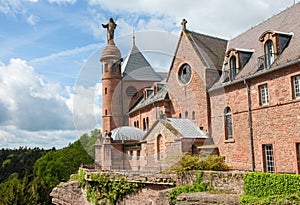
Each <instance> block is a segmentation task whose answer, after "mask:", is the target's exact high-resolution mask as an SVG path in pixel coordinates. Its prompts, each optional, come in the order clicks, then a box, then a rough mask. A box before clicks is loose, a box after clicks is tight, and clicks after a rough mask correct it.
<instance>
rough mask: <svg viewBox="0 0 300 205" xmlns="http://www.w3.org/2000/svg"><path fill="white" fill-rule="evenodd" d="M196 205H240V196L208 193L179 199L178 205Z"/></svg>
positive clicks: (183, 196) (192, 194) (182, 196)
mask: <svg viewBox="0 0 300 205" xmlns="http://www.w3.org/2000/svg"><path fill="white" fill-rule="evenodd" d="M194 204H199V205H201V204H203V205H204V204H205V205H207V204H208V205H209V204H218V205H228V204H231V205H238V204H239V195H238V194H211V193H207V192H198V193H189V194H181V195H180V196H179V197H178V198H177V203H176V205H194Z"/></svg>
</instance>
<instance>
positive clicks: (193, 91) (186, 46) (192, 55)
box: [167, 34, 209, 131]
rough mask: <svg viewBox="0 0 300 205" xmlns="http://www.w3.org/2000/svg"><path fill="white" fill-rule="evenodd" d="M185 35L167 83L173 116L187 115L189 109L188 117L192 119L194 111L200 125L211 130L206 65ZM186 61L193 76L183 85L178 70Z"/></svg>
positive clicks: (196, 121)
mask: <svg viewBox="0 0 300 205" xmlns="http://www.w3.org/2000/svg"><path fill="white" fill-rule="evenodd" d="M183 36H184V37H183V38H182V39H181V42H180V43H179V47H178V50H177V53H176V54H175V55H176V58H175V59H174V61H173V64H172V66H171V69H170V73H169V77H168V81H167V85H168V87H167V88H168V92H169V96H170V98H171V101H172V103H173V104H172V105H173V107H172V108H173V110H172V112H171V113H172V117H175V118H178V116H179V113H181V116H182V117H183V118H184V117H185V112H186V111H188V115H189V116H188V118H189V119H192V112H193V111H194V112H195V114H196V120H195V121H194V122H195V123H196V124H197V125H198V126H201V127H203V128H204V130H205V131H209V119H208V116H209V113H208V110H209V103H208V99H207V92H206V79H205V66H204V65H203V63H202V61H201V60H200V58H199V56H198V54H197V53H196V52H195V50H194V48H193V47H192V45H191V43H190V41H187V40H186V38H185V34H184V35H183ZM184 63H188V64H189V65H190V66H191V68H192V78H191V80H190V82H189V83H187V84H186V85H183V84H182V83H181V82H180V81H179V79H178V72H179V69H180V68H181V66H182V65H183V64H184Z"/></svg>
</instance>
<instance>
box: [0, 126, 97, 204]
mask: <svg viewBox="0 0 300 205" xmlns="http://www.w3.org/2000/svg"><path fill="white" fill-rule="evenodd" d="M99 133H100V131H99V130H94V131H92V132H91V135H90V136H89V135H88V134H85V135H83V136H81V138H80V139H79V140H77V141H75V142H74V143H73V144H70V145H69V146H67V147H65V148H63V149H59V150H56V149H55V148H53V149H51V150H43V149H39V148H34V149H28V148H23V147H20V148H19V149H18V150H9V149H2V150H0V163H1V166H0V204H5V205H10V204H14V205H15V204H17V205H23V204H24V205H25V204H36V205H38V204H41V205H42V204H45V205H46V204H47V205H48V204H51V198H50V196H49V194H50V192H51V190H52V189H53V188H54V187H55V186H57V185H58V184H59V183H60V182H61V181H67V180H69V177H70V175H71V174H73V173H76V172H77V170H78V168H79V166H80V165H81V164H91V163H93V161H94V160H93V158H92V157H91V156H92V155H93V154H92V152H93V147H94V143H95V140H96V138H97V137H98V135H99ZM82 144H84V146H83V145H82ZM86 150H87V151H88V152H89V154H88V153H87V151H86Z"/></svg>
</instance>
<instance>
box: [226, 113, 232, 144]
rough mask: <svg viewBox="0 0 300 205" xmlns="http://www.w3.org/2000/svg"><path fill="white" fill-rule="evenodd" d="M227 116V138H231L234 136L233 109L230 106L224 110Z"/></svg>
mask: <svg viewBox="0 0 300 205" xmlns="http://www.w3.org/2000/svg"><path fill="white" fill-rule="evenodd" d="M224 116H225V119H224V120H225V139H226V140H227V139H231V138H233V136H232V114H231V109H230V107H226V108H225V112H224Z"/></svg>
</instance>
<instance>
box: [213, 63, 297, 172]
mask: <svg viewBox="0 0 300 205" xmlns="http://www.w3.org/2000/svg"><path fill="white" fill-rule="evenodd" d="M299 68H300V67H299V65H298V66H296V67H290V68H284V69H281V70H278V71H274V72H271V73H269V74H265V75H263V76H259V77H257V78H255V79H251V80H248V81H247V82H248V84H249V86H250V96H251V108H252V121H253V123H252V127H253V136H254V137H253V139H254V153H255V167H256V170H263V157H262V155H263V150H262V147H263V144H273V150H274V158H275V172H278V173H280V172H283V173H296V168H297V160H296V145H295V143H296V142H300V123H299V120H300V112H299V110H300V109H299V108H300V100H294V99H292V83H291V76H294V75H297V74H300V69H299ZM265 83H267V84H268V92H269V101H270V102H269V105H267V106H260V104H259V89H258V86H259V85H261V84H265ZM245 87H246V86H245V85H244V83H243V82H241V83H237V84H233V85H231V86H228V87H226V88H225V90H224V89H219V90H215V91H212V92H210V96H211V98H210V100H211V109H212V113H211V115H212V116H211V117H212V118H211V119H212V136H213V138H214V142H215V143H216V144H217V145H218V147H219V151H220V155H223V156H225V157H226V162H227V163H228V164H229V165H230V166H232V167H233V168H235V169H247V170H250V169H251V155H250V134H249V128H248V113H247V103H248V102H247V95H246V93H247V92H246V88H245ZM226 106H229V107H230V108H231V111H232V120H233V139H234V140H231V141H227V142H226V140H225V136H224V135H225V134H224V133H225V132H224V109H225V107H226Z"/></svg>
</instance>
